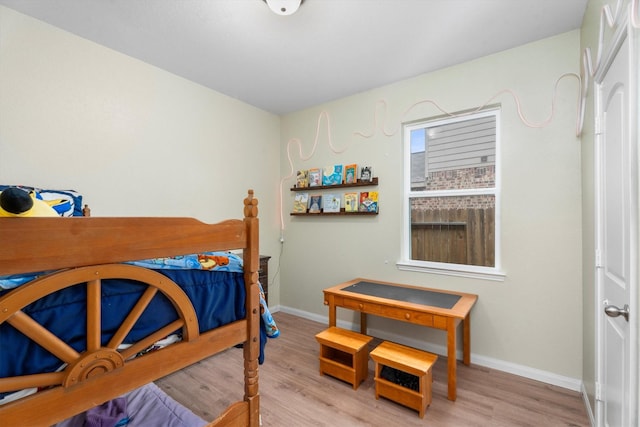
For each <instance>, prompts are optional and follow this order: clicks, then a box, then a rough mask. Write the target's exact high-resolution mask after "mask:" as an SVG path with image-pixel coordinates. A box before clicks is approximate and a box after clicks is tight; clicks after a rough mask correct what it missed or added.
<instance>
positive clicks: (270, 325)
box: [0, 254, 279, 377]
mask: <svg viewBox="0 0 640 427" xmlns="http://www.w3.org/2000/svg"><path fill="white" fill-rule="evenodd" d="M225 255H226V256H228V257H229V261H228V262H226V263H225V262H224V260H223V258H224V257H219V258H217V259H216V260H217V262H218V264H217V266H214V267H211V264H210V263H208V264H206V268H205V267H201V268H200V267H197V266H196V267H195V269H194V268H190V267H188V266H187V265H181V266H176V265H174V266H173V267H172V268H165V267H167V265H166V264H167V263H171V264H174V263H175V261H176V260H178V259H180V260H184V262H190V261H187V260H186V257H177V258H170V259H166V258H165V259H158V260H147V261H141V262H135V263H134V264H138V265H144V266H146V267H153V268H156V269H157V271H158V272H159V273H161V274H163V275H165V276H167V277H168V278H170V279H171V280H173V281H174V282H176V283H177V284H178V285H179V286H180V287H181V288H182V289H183V290H184V291H185V293H186V294H187V296H188V297H189V299H190V300H191V302H192V304H193V306H194V309H195V311H196V314H197V316H198V322H199V328H200V332H205V331H207V330H210V329H213V328H217V327H219V326H222V325H225V324H227V323H231V322H233V321H236V320H240V319H243V318H244V317H245V306H244V304H245V296H246V291H245V287H244V276H243V273H242V264H241V259H240V263H239V264H238V259H239V257H237V256H235V255H233V254H225ZM212 256H214V255H208V256H207V260H209V261H210V260H211V257H212ZM200 257H202V255H200ZM180 262H183V261H180ZM202 265H205V264H202ZM191 267H194V266H193V265H191ZM212 269H213V270H216V271H215V273H212V272H211V271H209V270H212ZM146 287H147V285H144V284H141V283H138V282H135V281H131V280H120V279H108V280H103V281H102V331H103V335H102V344H103V345H106V344H107V343H108V341H109V340H110V338H111V336H112V335H113V334H114V333H115V332H116V330H117V328H118V327H119V326H120V325H121V324H122V322H123V320H124V318H125V317H126V315H127V314H128V313H129V311H130V310H131V308H132V307H133V306H134V304H135V303H136V301H137V300H138V298H139V297H140V296H141V294H142V292H144V290H145V289H146ZM7 292H10V290H4V291H0V296H2V295H3V294H6V293H7ZM261 302H262V303H263V302H264V301H263V300H262V298H261ZM262 309H263V310H262V312H263V315H262V317H261V321H260V323H261V328H260V335H261V339H260V357H259V363H263V361H264V346H265V343H266V338H267V336H270V337H276V336H277V335H278V333H279V331H278V330H277V327H276V326H275V323H274V322H273V319H272V318H271V315H270V313H269V311H268V308H267V307H266V304H265V305H263V307H262ZM85 310H86V287H85V286H72V287H69V288H66V289H63V290H61V291H58V292H56V293H54V294H50V295H47V296H46V297H45V298H42V299H40V300H38V301H36V302H34V303H32V304H30V305H29V306H27V307H25V309H24V310H23V311H24V312H25V313H26V314H28V315H29V316H31V317H32V318H33V319H34V320H35V321H37V322H38V323H40V324H42V325H45V326H46V327H47V328H48V329H49V330H50V331H51V332H52V333H54V334H55V335H56V336H58V337H59V338H60V339H62V340H63V341H65V342H66V343H68V344H69V345H70V346H71V347H73V348H74V349H75V350H76V351H78V352H82V351H84V350H85V346H86V338H85V335H86V334H85V332H86V324H85V323H86V322H84V321H83V320H84V319H85V318H86V314H85ZM265 316H266V317H265ZM177 318H178V316H177V314H176V312H175V309H174V308H173V305H172V304H171V302H169V300H168V299H167V298H166V297H165V296H164V295H162V294H161V293H157V294H156V295H155V296H154V298H153V300H152V301H151V303H150V304H149V306H148V307H147V309H146V310H145V312H144V313H143V314H142V316H141V317H140V319H139V320H138V321H137V322H136V324H135V326H134V328H133V329H132V330H131V332H130V333H129V335H127V338H126V339H125V343H133V342H136V341H138V340H139V339H142V338H144V337H145V336H147V335H149V334H150V333H151V332H154V331H156V330H158V329H160V328H161V327H163V326H165V325H167V324H169V323H171V322H172V321H174V320H176V319H177ZM80 319H82V320H80ZM79 320H80V321H79ZM265 320H266V322H265ZM177 332H179V331H177ZM0 342H2V351H0V377H8V376H17V375H27V374H33V373H40V372H53V371H55V370H57V369H58V368H60V366H61V364H62V362H61V361H60V360H59V359H58V358H57V357H55V356H53V355H52V354H51V353H49V352H48V351H47V350H44V349H43V348H41V347H40V346H39V345H37V344H36V343H34V342H33V341H31V340H30V339H29V338H27V337H26V336H24V335H23V334H22V333H20V332H19V331H17V330H16V329H14V328H13V327H12V326H11V325H9V324H8V323H6V322H5V323H3V324H1V325H0Z"/></svg>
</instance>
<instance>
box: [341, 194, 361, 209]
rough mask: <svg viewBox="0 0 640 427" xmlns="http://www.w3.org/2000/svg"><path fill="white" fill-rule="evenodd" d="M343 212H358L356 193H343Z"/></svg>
mask: <svg viewBox="0 0 640 427" xmlns="http://www.w3.org/2000/svg"><path fill="white" fill-rule="evenodd" d="M344 211H345V212H358V193H344Z"/></svg>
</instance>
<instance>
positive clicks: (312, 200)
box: [309, 194, 322, 213]
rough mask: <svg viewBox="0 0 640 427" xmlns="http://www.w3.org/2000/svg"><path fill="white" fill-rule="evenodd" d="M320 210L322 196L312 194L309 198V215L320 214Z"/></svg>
mask: <svg viewBox="0 0 640 427" xmlns="http://www.w3.org/2000/svg"><path fill="white" fill-rule="evenodd" d="M321 209H322V195H321V194H313V195H311V196H309V213H320V212H321Z"/></svg>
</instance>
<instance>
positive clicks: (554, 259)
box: [280, 31, 582, 387]
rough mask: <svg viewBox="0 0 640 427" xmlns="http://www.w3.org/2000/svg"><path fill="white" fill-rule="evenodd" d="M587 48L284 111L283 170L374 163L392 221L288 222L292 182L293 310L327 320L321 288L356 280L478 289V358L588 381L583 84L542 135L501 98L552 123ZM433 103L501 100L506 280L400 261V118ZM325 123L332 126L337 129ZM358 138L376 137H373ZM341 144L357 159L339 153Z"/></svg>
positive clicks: (574, 44) (550, 50) (536, 50)
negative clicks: (409, 268)
mask: <svg viewBox="0 0 640 427" xmlns="http://www.w3.org/2000/svg"><path fill="white" fill-rule="evenodd" d="M579 47H580V45H579V32H578V31H573V32H569V33H566V34H562V35H559V36H557V37H553V38H550V39H546V40H542V41H539V42H536V43H532V44H529V45H526V46H522V47H519V48H516V49H512V50H508V51H505V52H502V53H499V54H496V55H492V56H488V57H484V58H481V59H478V60H476V61H472V62H469V63H465V64H461V65H458V66H454V67H451V68H447V69H444V70H441V71H438V72H434V73H429V74H425V75H421V76H418V77H416V78H413V79H409V80H405V81H401V82H397V83H395V84H392V85H389V86H385V87H381V88H378V89H375V90H372V91H368V92H365V93H361V94H358V95H355V96H352V97H349V98H345V99H341V100H337V101H335V102H331V103H328V104H324V105H320V106H317V107H316V108H312V109H308V110H305V111H301V112H297V113H293V114H289V115H287V116H285V117H283V120H282V156H281V165H282V166H281V173H282V175H283V176H287V175H288V174H289V173H290V166H289V163H288V155H287V153H288V152H290V153H291V157H292V159H293V170H296V169H303V168H309V167H314V166H324V165H331V164H336V163H343V164H344V163H358V164H370V165H372V166H373V167H374V170H375V173H374V175H376V176H378V177H379V179H380V185H379V186H378V191H379V192H380V214H379V215H378V216H375V217H354V218H351V217H348V218H347V217H338V218H335V217H291V216H289V215H288V212H289V211H290V210H291V206H292V203H293V196H294V193H293V192H291V191H289V190H288V189H289V188H290V187H291V186H293V184H294V179H293V178H290V179H287V180H285V182H284V184H283V186H282V187H283V195H284V197H283V199H284V200H283V210H284V215H283V217H284V233H283V234H284V244H283V255H282V263H283V265H286V266H287V268H286V269H283V270H282V280H281V287H282V289H281V295H280V297H281V300H280V302H281V304H282V305H283V308H284V309H290V310H292V311H295V312H299V313H304V314H305V315H309V316H312V317H313V316H316V317H318V318H322V317H323V316H327V309H326V307H325V306H324V305H323V295H322V289H324V288H326V287H329V286H333V285H335V284H338V283H340V282H343V281H346V280H350V279H352V278H355V277H366V278H372V279H380V280H386V281H395V282H400V283H406V284H412V285H420V286H425V287H433V288H442V289H453V290H458V291H462V292H470V293H476V294H478V295H479V300H478V303H477V305H476V306H475V308H474V309H473V311H472V338H471V340H472V362H475V363H484V364H487V365H490V364H492V363H494V362H499V363H500V364H501V367H502V368H504V367H505V366H517V369H516V370H519V371H520V372H522V371H523V370H531V371H532V372H537V371H538V370H539V371H541V372H542V374H541V375H542V376H544V375H547V374H550V375H551V376H557V378H556V380H558V381H556V382H558V383H563V382H564V381H566V382H568V383H569V384H570V386H572V387H575V386H576V385H578V386H579V379H580V378H581V375H582V290H581V275H582V271H581V234H580V230H581V189H580V141H579V138H577V137H576V114H577V99H578V94H579V85H578V80H577V78H575V77H568V78H563V79H561V81H560V83H559V85H558V97H557V104H556V111H555V116H554V118H553V120H552V121H551V123H550V124H548V125H547V126H545V127H543V128H530V127H527V126H525V125H524V124H523V123H522V121H521V120H520V119H519V118H518V115H517V111H516V107H515V102H514V99H513V98H512V97H511V96H510V95H509V94H507V93H503V94H502V95H499V96H498V97H497V98H495V99H493V100H490V99H491V98H492V97H493V96H494V95H496V94H498V93H499V92H500V91H502V90H505V89H509V90H512V91H513V92H514V93H515V94H516V95H517V96H518V98H519V100H520V102H521V105H522V110H523V111H522V112H523V114H524V115H525V116H526V117H527V118H528V119H529V120H530V121H532V122H542V121H544V120H545V119H546V118H547V117H548V116H549V115H550V114H551V103H552V94H553V88H554V84H555V83H556V81H557V79H558V78H560V76H561V75H562V74H564V73H579ZM417 54H418V53H417ZM397 66H399V67H401V66H402V64H397ZM319 90H321V88H319ZM423 100H433V101H436V102H437V103H438V104H440V106H442V108H444V109H446V110H447V111H451V112H453V111H459V110H466V109H471V108H476V107H479V106H481V105H483V104H484V103H487V102H490V103H501V104H502V129H501V132H502V149H501V155H502V178H503V187H502V206H501V212H502V241H501V243H502V254H503V256H502V265H503V270H504V271H505V273H506V280H505V281H504V282H493V281H486V280H479V279H468V278H458V277H450V276H442V275H436V274H427V273H416V272H406V271H399V270H398V269H397V268H396V266H395V263H396V261H398V259H399V254H400V245H401V224H402V188H403V187H402V136H401V132H400V127H401V122H403V121H410V120H416V119H420V118H424V117H431V116H437V115H440V114H441V112H440V111H438V110H437V109H436V108H435V107H434V106H433V104H430V103H420V104H419V105H415V106H414V104H416V103H418V102H420V101H423ZM382 101H384V102H382ZM412 106H413V108H412ZM385 107H387V108H385ZM325 113H326V116H325V115H324V114H325ZM325 117H326V118H329V119H330V127H329V128H328V121H327V120H325ZM319 118H320V119H321V120H320V122H321V126H320V130H321V131H320V137H319V139H318V142H317V148H316V150H315V152H314V153H313V156H312V157H311V158H310V159H309V160H307V161H303V160H301V159H300V156H299V155H298V147H297V145H296V143H295V142H294V141H295V138H299V139H300V141H301V145H302V153H303V156H309V155H311V153H312V148H313V145H314V142H315V132H316V127H317V123H318V120H319ZM374 118H376V119H377V121H375V120H374ZM374 124H376V125H377V127H376V128H375V129H374ZM327 128H328V129H327ZM355 132H363V133H365V134H373V136H371V137H369V138H364V137H361V136H358V135H356V134H354V133H355ZM387 134H390V135H389V136H387ZM329 141H331V142H332V144H333V146H334V149H331V148H330V146H329ZM340 150H344V152H342V153H336V151H340ZM339 318H340V319H342V320H346V321H355V320H356V317H355V316H354V315H353V313H351V312H349V311H346V310H339ZM370 326H371V327H372V328H373V329H376V330H378V331H382V332H384V333H387V334H392V335H391V336H393V337H394V338H395V339H397V340H398V341H400V342H403V341H404V342H410V343H411V344H414V345H415V344H418V345H422V343H423V342H424V341H423V342H420V341H416V340H422V339H424V340H428V341H430V342H435V343H438V344H439V345H441V346H442V347H445V345H446V341H445V335H444V334H443V333H441V332H438V331H431V330H427V329H426V328H419V327H411V325H407V324H404V323H399V322H393V321H390V320H386V319H373V320H372V321H371V322H370Z"/></svg>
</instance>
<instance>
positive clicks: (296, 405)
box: [157, 313, 590, 427]
mask: <svg viewBox="0 0 640 427" xmlns="http://www.w3.org/2000/svg"><path fill="white" fill-rule="evenodd" d="M274 318H275V320H276V322H277V323H278V327H279V328H280V329H281V336H280V337H278V338H276V339H270V340H269V342H268V343H267V347H266V360H265V363H264V364H263V365H260V370H259V376H260V406H261V414H262V425H263V426H272V427H289V426H292V427H304V426H332V427H351V426H354V427H355V426H380V427H392V426H407V427H408V426H427V425H428V426H430V427H440V426H464V427H467V426H491V427H513V426H535V427H541V426H545V427H548V426H589V425H590V423H589V419H588V416H587V413H586V410H585V407H584V403H583V400H582V397H581V395H580V394H579V393H577V392H574V391H570V390H566V389H563V388H560V387H556V386H551V385H548V384H544V383H541V382H537V381H533V380H529V379H526V378H523V377H519V376H515V375H510V374H507V373H504V372H501V371H496V370H493V369H489V368H484V367H481V366H477V365H473V364H472V365H471V366H465V365H463V364H461V363H459V365H458V399H457V400H456V401H455V402H451V401H449V400H447V377H446V366H447V363H446V358H445V357H442V356H440V357H439V359H438V361H437V362H436V364H435V366H434V368H433V401H432V403H431V406H430V407H429V408H428V409H427V411H426V414H425V416H424V418H423V419H420V418H419V417H418V413H417V412H416V411H413V410H411V409H408V408H405V407H403V406H400V405H398V404H396V403H394V402H391V401H389V400H386V399H384V398H381V399H380V400H376V398H375V393H374V382H373V362H372V361H371V360H370V361H369V377H368V379H367V380H366V381H365V382H364V383H362V384H361V385H360V387H359V388H358V389H357V390H353V388H352V387H351V386H350V385H349V384H347V383H343V382H341V381H340V380H337V379H334V378H332V377H329V376H321V375H320V374H319V368H318V350H319V345H318V343H317V342H316V340H315V334H317V333H318V332H320V331H322V330H323V329H325V328H326V325H325V324H321V323H317V322H313V321H310V320H307V319H303V318H300V317H296V316H293V315H290V314H285V313H275V314H274ZM378 343H379V340H374V342H373V343H372V346H374V345H376V344H378ZM157 384H158V385H159V386H160V387H161V388H163V389H164V390H165V391H166V392H167V393H168V394H170V395H171V396H172V397H173V398H174V399H176V400H177V401H179V402H180V403H182V404H183V405H185V406H187V407H188V408H190V409H191V410H192V411H193V412H195V413H196V414H198V415H200V416H201V417H202V418H204V419H206V420H213V419H214V418H215V417H216V415H217V414H218V413H219V412H220V411H222V410H223V409H224V408H225V407H226V406H228V405H229V404H230V403H231V402H233V401H236V400H240V399H242V394H243V383H242V350H240V349H237V348H233V349H229V350H227V351H225V352H223V353H222V354H219V355H216V356H214V357H211V358H209V359H207V360H204V361H201V362H199V363H197V364H196V365H194V366H191V367H189V368H187V369H185V370H182V371H180V372H178V373H176V374H173V375H171V376H169V377H166V378H164V379H162V380H160V381H158V382H157Z"/></svg>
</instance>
